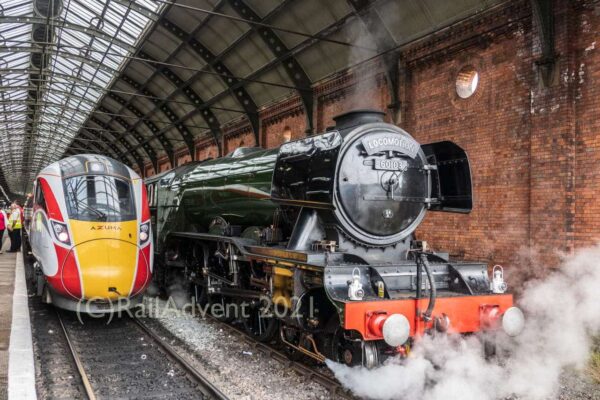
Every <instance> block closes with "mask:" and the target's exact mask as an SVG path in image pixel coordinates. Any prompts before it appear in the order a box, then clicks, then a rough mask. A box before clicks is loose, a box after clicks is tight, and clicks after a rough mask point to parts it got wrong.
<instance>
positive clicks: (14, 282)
mask: <svg viewBox="0 0 600 400" xmlns="http://www.w3.org/2000/svg"><path fill="white" fill-rule="evenodd" d="M2 247H3V250H6V247H7V246H6V239H5V242H4V246H2ZM27 301H28V297H27V288H26V283H25V270H24V267H23V257H22V254H21V253H6V252H4V253H3V254H0V399H6V398H8V399H35V398H36V393H35V367H34V363H33V347H32V340H31V326H30V322H29V308H28V304H27Z"/></svg>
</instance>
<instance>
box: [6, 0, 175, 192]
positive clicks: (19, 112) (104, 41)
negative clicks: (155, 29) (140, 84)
mask: <svg viewBox="0 0 600 400" xmlns="http://www.w3.org/2000/svg"><path fill="white" fill-rule="evenodd" d="M36 1H37V0H2V3H1V7H0V16H13V17H28V18H31V17H37V19H35V18H34V19H32V20H31V21H32V22H31V23H29V22H27V23H14V22H10V23H8V22H7V23H4V22H2V20H1V19H0V88H3V89H0V168H1V169H2V171H3V172H4V175H5V177H6V179H7V181H8V184H9V186H10V189H11V191H13V192H17V193H19V192H23V191H25V190H26V188H27V187H28V186H29V185H30V183H31V181H32V180H33V178H34V177H35V174H36V173H37V172H38V171H39V170H40V169H41V168H43V167H44V166H46V165H47V164H49V163H51V162H54V161H56V160H57V159H59V158H60V156H61V154H63V153H64V151H65V150H66V149H67V147H68V146H69V145H70V144H71V142H72V141H73V139H74V138H75V136H76V135H77V133H78V132H79V130H80V129H81V127H82V125H83V124H84V123H85V121H86V120H87V118H88V117H89V115H90V113H91V112H92V111H93V110H94V108H95V106H96V105H97V104H98V102H99V101H100V99H101V98H102V96H103V95H104V94H105V93H106V90H105V88H107V87H110V85H111V83H112V81H113V79H115V78H116V74H117V73H118V72H119V71H120V69H121V68H122V67H123V65H124V64H125V62H126V61H127V60H128V58H127V57H128V56H132V55H133V51H134V49H135V46H137V45H138V44H139V41H140V39H141V38H142V37H143V36H144V33H145V31H146V30H147V29H148V27H149V26H150V24H151V23H152V22H153V21H154V20H155V19H156V18H157V17H158V15H159V14H160V13H161V12H162V10H163V8H164V3H163V2H155V1H153V0H131V1H122V0H53V1H55V2H60V3H62V7H60V8H59V13H58V14H56V15H50V16H47V15H40V14H37V11H36V10H38V9H39V8H40V7H34V3H35V2H36ZM42 3H45V2H42V1H40V4H42ZM139 7H142V9H140V8H139ZM42 12H43V10H42ZM40 17H43V18H44V20H46V21H47V23H48V26H50V29H51V30H52V31H53V34H52V35H49V37H50V39H45V38H44V40H43V41H42V42H38V43H35V42H33V37H34V35H32V28H33V29H36V32H38V31H37V29H38V28H40V29H42V37H43V35H44V33H43V29H45V27H43V26H40V24H39V20H40ZM13 21H14V19H13ZM100 35H103V36H100ZM47 37H48V36H47ZM48 43H50V44H48ZM25 121H29V123H25ZM49 147H51V148H52V151H48V148H49Z"/></svg>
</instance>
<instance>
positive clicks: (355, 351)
mask: <svg viewBox="0 0 600 400" xmlns="http://www.w3.org/2000/svg"><path fill="white" fill-rule="evenodd" d="M327 325H328V328H330V329H328V331H329V332H332V331H333V333H331V334H329V335H328V338H327V339H326V340H325V351H326V355H327V357H328V358H331V359H332V360H333V361H336V362H338V363H341V364H346V365H348V366H351V367H353V366H358V365H361V366H363V367H366V368H373V367H376V366H378V365H379V348H378V346H377V343H376V342H366V341H363V340H350V339H348V338H347V335H346V330H345V329H344V328H342V327H341V326H340V325H339V319H338V316H337V315H334V316H333V317H332V319H331V320H330V321H329V322H328V324H327ZM334 326H335V328H333V327H334Z"/></svg>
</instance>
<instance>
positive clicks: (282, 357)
mask: <svg viewBox="0 0 600 400" xmlns="http://www.w3.org/2000/svg"><path fill="white" fill-rule="evenodd" d="M188 314H189V315H192V314H191V313H188ZM205 317H206V319H207V320H208V321H210V323H213V324H215V325H217V326H218V327H220V328H222V329H223V330H225V331H227V332H228V333H229V334H230V335H231V336H232V337H235V338H236V339H237V340H239V341H240V342H243V343H245V344H246V345H247V346H249V347H250V348H251V349H252V350H254V351H255V352H260V353H263V354H264V355H266V356H267V357H269V358H272V359H274V360H275V361H277V362H279V363H281V364H282V365H283V366H284V367H285V368H286V369H287V370H291V371H294V372H295V373H297V374H298V375H300V376H302V377H304V378H305V379H306V381H307V382H311V383H317V384H319V385H321V386H322V387H324V388H325V389H326V390H327V391H328V392H329V394H330V396H332V397H336V398H343V399H348V400H357V399H358V398H357V397H356V396H354V395H352V393H350V392H349V391H348V390H347V389H345V388H344V387H343V386H342V384H340V383H339V382H338V381H337V379H335V378H334V377H333V374H326V373H323V372H320V371H319V370H318V369H317V367H316V366H309V365H307V364H305V363H304V362H302V361H295V360H292V359H290V357H289V355H288V354H286V353H285V352H284V351H282V349H281V348H278V346H277V345H276V344H272V343H263V342H259V341H258V340H256V339H254V338H253V337H251V336H249V335H248V334H247V333H246V332H245V331H244V330H242V329H239V328H237V327H236V326H234V325H232V324H230V323H227V322H224V321H221V320H219V319H218V318H215V317H213V316H212V315H210V314H209V313H206V314H205Z"/></svg>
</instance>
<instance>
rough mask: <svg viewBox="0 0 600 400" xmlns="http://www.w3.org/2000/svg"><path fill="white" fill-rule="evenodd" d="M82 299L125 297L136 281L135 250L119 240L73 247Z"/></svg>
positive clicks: (93, 241) (134, 246) (99, 240)
mask: <svg viewBox="0 0 600 400" xmlns="http://www.w3.org/2000/svg"><path fill="white" fill-rule="evenodd" d="M74 251H75V253H76V256H77V261H78V264H79V271H80V274H81V281H82V288H83V297H84V298H86V299H91V298H102V299H111V300H114V299H117V298H119V297H125V296H128V295H129V294H130V292H131V290H132V286H133V282H134V279H135V273H136V266H137V256H138V247H137V246H136V245H135V244H133V243H130V242H126V241H123V240H118V239H97V240H90V241H87V242H84V243H81V244H79V245H77V246H75V248H74Z"/></svg>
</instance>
